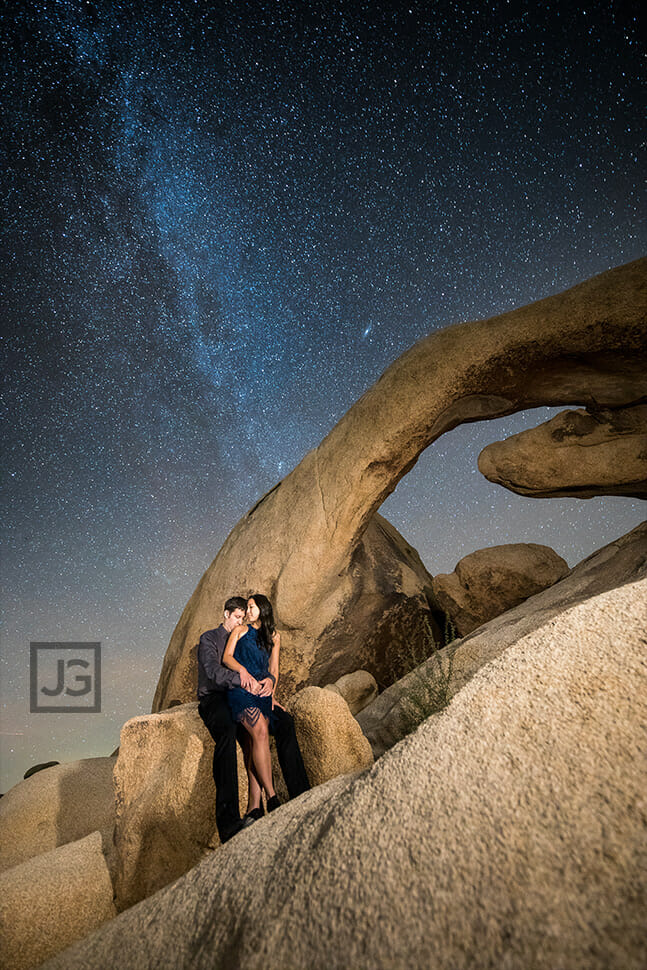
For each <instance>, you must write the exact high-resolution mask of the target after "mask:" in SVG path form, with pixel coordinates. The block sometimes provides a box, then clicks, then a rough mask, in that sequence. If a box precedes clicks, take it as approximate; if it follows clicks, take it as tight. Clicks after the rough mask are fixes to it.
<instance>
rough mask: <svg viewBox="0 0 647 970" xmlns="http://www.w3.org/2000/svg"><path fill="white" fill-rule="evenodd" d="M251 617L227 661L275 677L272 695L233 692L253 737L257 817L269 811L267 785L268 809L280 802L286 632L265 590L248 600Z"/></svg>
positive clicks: (248, 759)
mask: <svg viewBox="0 0 647 970" xmlns="http://www.w3.org/2000/svg"><path fill="white" fill-rule="evenodd" d="M245 620H246V622H245V623H243V624H242V626H238V627H235V628H234V629H233V630H232V631H231V633H230V634H229V639H228V640H227V646H226V647H225V652H224V653H223V657H222V662H223V664H224V665H225V666H226V667H229V669H230V670H237V671H239V672H240V671H241V670H242V671H245V670H246V671H247V672H248V673H250V674H251V675H252V677H255V678H256V680H259V681H260V680H263V679H264V678H265V677H267V676H268V674H271V675H272V677H273V678H274V688H273V691H272V694H270V695H269V696H267V697H262V696H261V695H259V694H250V692H249V691H247V690H244V689H243V688H242V687H233V688H231V689H230V690H229V691H228V692H227V702H228V704H229V707H230V709H231V713H232V717H233V718H234V720H235V721H238V722H239V723H240V724H241V725H242V726H243V727H244V728H245V731H246V732H247V734H248V735H249V739H250V741H249V743H248V744H246V745H245V744H244V745H243V750H244V752H245V767H246V768H247V778H248V782H249V800H248V804H247V816H249V817H250V818H254V819H256V818H260V817H261V816H262V815H263V810H262V808H261V789H262V788H263V789H265V797H266V799H267V810H268V812H272V811H274V809H275V808H278V806H279V804H280V802H279V799H278V797H277V794H276V792H275V791H274V782H273V780H272V760H271V756H270V739H269V726H270V721H271V719H272V710H273V707H274V690H275V689H276V684H277V681H278V678H279V650H280V648H281V636H280V634H279V633H278V631H277V630H276V628H275V626H274V612H273V610H272V604H271V603H270V601H269V600H268V598H267V596H263V594H262V593H255V594H254V595H253V596H250V597H249V599H248V600H247V612H246V614H245Z"/></svg>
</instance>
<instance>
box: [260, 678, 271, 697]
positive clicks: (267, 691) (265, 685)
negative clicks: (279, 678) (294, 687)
mask: <svg viewBox="0 0 647 970" xmlns="http://www.w3.org/2000/svg"><path fill="white" fill-rule="evenodd" d="M258 685H259V691H258V696H259V697H269V696H270V695H271V693H272V691H273V690H274V681H273V680H272V678H271V677H263V678H262V680H259V681H258Z"/></svg>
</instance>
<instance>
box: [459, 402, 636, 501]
mask: <svg viewBox="0 0 647 970" xmlns="http://www.w3.org/2000/svg"><path fill="white" fill-rule="evenodd" d="M478 465H479V470H480V471H481V472H482V474H483V475H485V477H486V478H487V479H489V481H491V482H495V483H496V484H497V485H503V486H505V488H509V489H510V491H512V492H517V493H518V494H519V495H529V496H531V497H532V498H550V497H554V496H557V497H561V496H565V495H572V496H574V497H576V498H591V497H592V496H594V495H631V496H634V497H636V498H647V404H640V405H637V406H636V407H633V408H618V409H616V410H613V411H612V410H609V409H602V408H596V409H595V410H593V409H591V410H586V411H585V410H579V411H563V412H562V413H561V414H558V415H556V417H554V418H552V420H550V421H546V422H545V423H544V424H540V425H539V426H538V427H536V428H532V429H530V430H528V431H522V432H521V433H520V434H516V435H513V436H512V437H510V438H506V440H505V441H495V442H493V443H492V444H491V445H488V446H487V448H484V449H483V451H482V452H481V454H480V455H479V460H478Z"/></svg>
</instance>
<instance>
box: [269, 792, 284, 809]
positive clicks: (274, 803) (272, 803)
mask: <svg viewBox="0 0 647 970" xmlns="http://www.w3.org/2000/svg"><path fill="white" fill-rule="evenodd" d="M280 804H281V803H280V801H279V796H278V795H272V797H271V798H268V799H267V810H268V812H273V811H274V809H275V808H278V807H279V805H280Z"/></svg>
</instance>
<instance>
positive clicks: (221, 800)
mask: <svg viewBox="0 0 647 970" xmlns="http://www.w3.org/2000/svg"><path fill="white" fill-rule="evenodd" d="M246 608H247V603H246V601H245V600H244V599H243V598H242V596H232V597H230V598H229V599H228V600H227V602H226V603H225V608H224V613H223V620H222V623H221V624H220V626H219V627H217V628H216V629H215V630H208V631H207V632H206V633H203V634H202V636H201V637H200V643H199V644H198V701H199V702H200V703H199V705H198V712H199V714H200V717H201V718H202V720H203V721H204V723H205V725H206V727H207V730H208V731H209V734H210V735H211V737H212V738H213V740H214V742H215V745H216V746H215V748H214V752H213V780H214V783H215V786H216V825H217V826H218V835H219V836H220V841H221V842H226V841H227V840H228V839H230V838H231V837H232V836H233V835H236V833H237V832H239V831H240V830H241V828H243V827H244V826H245V825H247V824H250V823H251V822H252V821H254V817H259V816H260V815H261V814H262V809H261V811H260V812H259V811H258V810H257V811H256V813H255V816H254V817H250V816H246V817H245V820H244V821H242V820H241V818H240V810H239V808H238V768H237V764H236V730H237V725H236V723H235V721H234V719H233V718H232V716H231V712H230V710H229V705H228V704H227V689H228V688H229V687H243V688H244V689H245V690H248V691H250V693H252V694H260V696H261V697H269V696H270V694H271V693H272V690H273V688H274V678H273V677H272V675H271V674H269V675H268V676H267V677H265V678H264V679H263V680H261V681H257V680H256V679H255V678H254V677H252V676H251V674H248V673H247V672H243V673H240V674H239V673H238V672H237V671H234V670H229V669H228V668H227V667H225V666H224V664H223V662H222V655H223V653H224V649H225V646H226V644H227V639H228V637H229V634H230V633H231V631H232V630H233V629H234V628H235V627H237V626H240V625H241V623H242V622H243V620H244V618H245V611H246ZM273 721H274V728H273V729H272V733H273V734H274V738H275V740H276V752H277V754H278V756H279V764H280V765H281V771H282V772H283V777H284V778H285V784H286V786H287V789H288V793H289V795H290V798H296V796H297V795H300V794H301V793H302V792H304V791H308V789H309V788H310V782H309V781H308V776H307V774H306V770H305V767H304V764H303V758H302V757H301V751H300V749H299V742H298V741H297V736H296V732H295V730H294V720H293V718H292V715H291V714H288V712H287V711H284V710H283V708H281V707H279V706H278V705H277V706H276V707H275V708H274V716H273Z"/></svg>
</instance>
